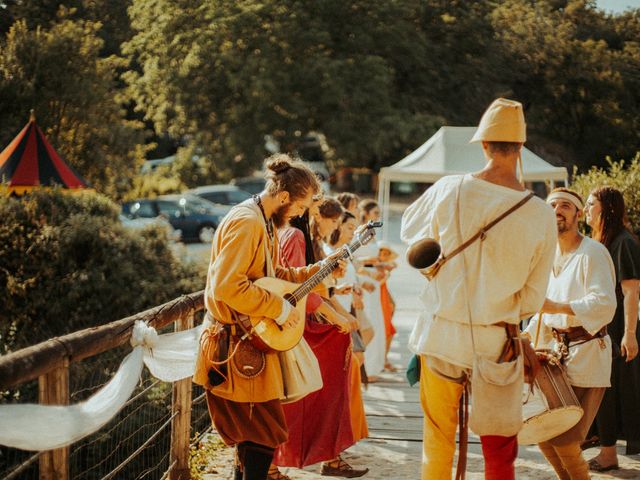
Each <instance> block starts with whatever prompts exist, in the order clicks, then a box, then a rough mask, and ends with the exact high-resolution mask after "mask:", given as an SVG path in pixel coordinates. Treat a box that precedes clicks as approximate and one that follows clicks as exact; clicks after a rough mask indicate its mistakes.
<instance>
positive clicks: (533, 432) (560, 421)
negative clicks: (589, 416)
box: [518, 405, 583, 445]
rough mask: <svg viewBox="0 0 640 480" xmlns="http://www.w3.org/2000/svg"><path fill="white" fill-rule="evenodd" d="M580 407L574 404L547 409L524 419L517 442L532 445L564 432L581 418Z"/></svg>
mask: <svg viewBox="0 0 640 480" xmlns="http://www.w3.org/2000/svg"><path fill="white" fill-rule="evenodd" d="M582 414H583V411H582V408H580V407H576V406H574V405H572V406H569V407H561V408H556V409H554V410H548V411H545V412H542V413H540V414H538V415H535V416H533V417H531V418H528V419H527V420H525V421H524V424H523V425H522V429H521V430H520V433H518V443H519V444H520V445H534V444H536V443H540V442H546V441H547V440H551V439H552V438H554V437H557V436H558V435H560V434H561V433H564V432H566V431H567V430H569V429H570V428H571V427H573V426H574V425H575V424H576V423H578V422H579V421H580V419H581V418H582Z"/></svg>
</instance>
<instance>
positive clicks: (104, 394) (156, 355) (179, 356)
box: [0, 321, 203, 450]
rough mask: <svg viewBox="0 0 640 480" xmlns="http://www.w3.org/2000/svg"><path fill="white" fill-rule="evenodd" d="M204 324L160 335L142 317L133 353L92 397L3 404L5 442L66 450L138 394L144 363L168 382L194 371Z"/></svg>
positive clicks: (1, 437) (0, 418)
mask: <svg viewBox="0 0 640 480" xmlns="http://www.w3.org/2000/svg"><path fill="white" fill-rule="evenodd" d="M202 329H203V326H202V325H200V326H198V327H196V328H192V329H190V330H185V331H182V332H176V333H168V334H165V335H158V332H156V330H155V329H154V328H152V327H149V326H148V325H146V324H145V323H144V322H141V321H137V322H136V323H135V324H134V326H133V332H132V334H131V345H132V346H133V347H134V348H133V351H132V352H131V353H130V354H129V355H127V356H126V357H125V358H124V360H123V361H122V363H121V364H120V368H118V371H117V372H116V374H115V375H114V376H113V377H112V378H111V380H109V382H108V383H107V384H106V385H105V386H104V387H102V388H101V389H100V390H98V392H96V393H95V394H93V395H92V396H91V397H90V398H88V399H87V400H85V401H83V402H80V403H77V404H75V405H70V406H55V405H36V404H25V405H0V445H6V446H8V447H13V448H20V449H22V450H51V449H54V448H61V447H65V446H67V445H70V444H71V443H74V442H77V441H78V440H80V439H82V438H84V437H86V436H88V435H90V434H92V433H94V432H96V431H97V430H99V429H100V428H102V427H103V426H104V425H105V424H106V423H108V422H109V421H110V420H111V419H112V418H113V417H115V416H116V415H117V413H118V412H119V411H120V410H121V409H122V407H123V406H124V404H125V403H126V402H127V400H128V399H129V398H130V397H131V395H132V394H133V391H134V390H135V387H136V385H137V384H138V381H139V379H140V375H141V374H142V366H143V364H145V365H147V368H149V371H150V372H151V374H152V375H153V376H154V377H156V378H157V379H159V380H162V381H164V382H175V381H177V380H181V379H184V378H188V377H190V376H192V375H193V372H194V370H195V361H196V356H197V352H198V341H199V339H200V334H201V332H202Z"/></svg>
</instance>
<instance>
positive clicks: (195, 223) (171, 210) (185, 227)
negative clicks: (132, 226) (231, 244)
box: [122, 193, 226, 243]
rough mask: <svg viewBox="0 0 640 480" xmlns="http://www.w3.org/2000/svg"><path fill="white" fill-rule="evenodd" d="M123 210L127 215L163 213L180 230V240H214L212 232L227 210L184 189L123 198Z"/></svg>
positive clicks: (146, 216)
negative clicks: (137, 197)
mask: <svg viewBox="0 0 640 480" xmlns="http://www.w3.org/2000/svg"><path fill="white" fill-rule="evenodd" d="M122 213H123V214H124V215H126V216H128V217H129V218H140V217H141V218H153V217H157V216H158V215H163V216H165V217H166V218H167V219H168V220H169V223H171V226H172V227H173V228H175V229H177V230H180V231H181V232H182V239H183V240H198V241H200V242H203V243H208V242H211V240H213V234H214V233H215V231H216V228H218V225H219V224H220V220H221V219H222V217H224V215H225V214H226V210H225V209H224V208H222V207H218V206H216V205H215V204H213V203H211V202H209V201H207V200H204V199H202V198H200V197H198V196H195V195H191V194H188V193H184V194H179V195H161V196H159V197H157V198H153V199H139V200H133V201H131V202H126V203H124V204H123V205H122Z"/></svg>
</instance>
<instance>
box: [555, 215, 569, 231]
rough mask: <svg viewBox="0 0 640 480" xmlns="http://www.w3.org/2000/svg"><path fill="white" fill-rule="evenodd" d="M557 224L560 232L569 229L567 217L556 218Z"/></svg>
mask: <svg viewBox="0 0 640 480" xmlns="http://www.w3.org/2000/svg"><path fill="white" fill-rule="evenodd" d="M556 225H557V227H558V233H564V232H566V231H568V230H569V225H568V224H567V219H566V218H562V217H560V218H556Z"/></svg>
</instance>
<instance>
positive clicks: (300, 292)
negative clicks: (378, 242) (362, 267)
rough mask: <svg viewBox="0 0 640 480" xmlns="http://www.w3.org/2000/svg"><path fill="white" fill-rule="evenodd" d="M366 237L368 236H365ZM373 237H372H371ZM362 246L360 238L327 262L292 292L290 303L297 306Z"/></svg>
mask: <svg viewBox="0 0 640 480" xmlns="http://www.w3.org/2000/svg"><path fill="white" fill-rule="evenodd" d="M365 235H366V234H365ZM370 236H371V235H370ZM361 246H362V239H361V238H358V239H357V240H355V241H354V242H353V243H351V245H348V246H346V247H345V248H343V251H342V253H341V254H340V255H339V256H338V257H335V258H334V259H332V260H330V261H329V262H327V263H326V264H325V265H324V266H323V267H322V268H320V270H318V271H317V272H316V273H314V274H313V275H312V276H311V277H310V278H308V279H307V280H306V281H305V282H304V283H303V284H302V285H300V286H299V287H298V288H296V289H295V290H294V291H293V292H291V296H290V297H289V302H291V303H292V304H295V303H297V302H299V301H300V300H301V299H302V298H304V297H305V296H306V295H308V294H309V292H311V290H313V288H314V287H315V286H316V285H318V284H319V283H320V282H321V281H322V280H324V279H325V277H327V276H328V275H329V274H330V273H331V272H332V271H333V270H334V269H335V268H336V266H337V265H338V262H339V261H340V260H343V259H345V258H348V257H349V256H351V254H352V253H353V252H355V251H356V250H357V249H358V248H360V247H361Z"/></svg>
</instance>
